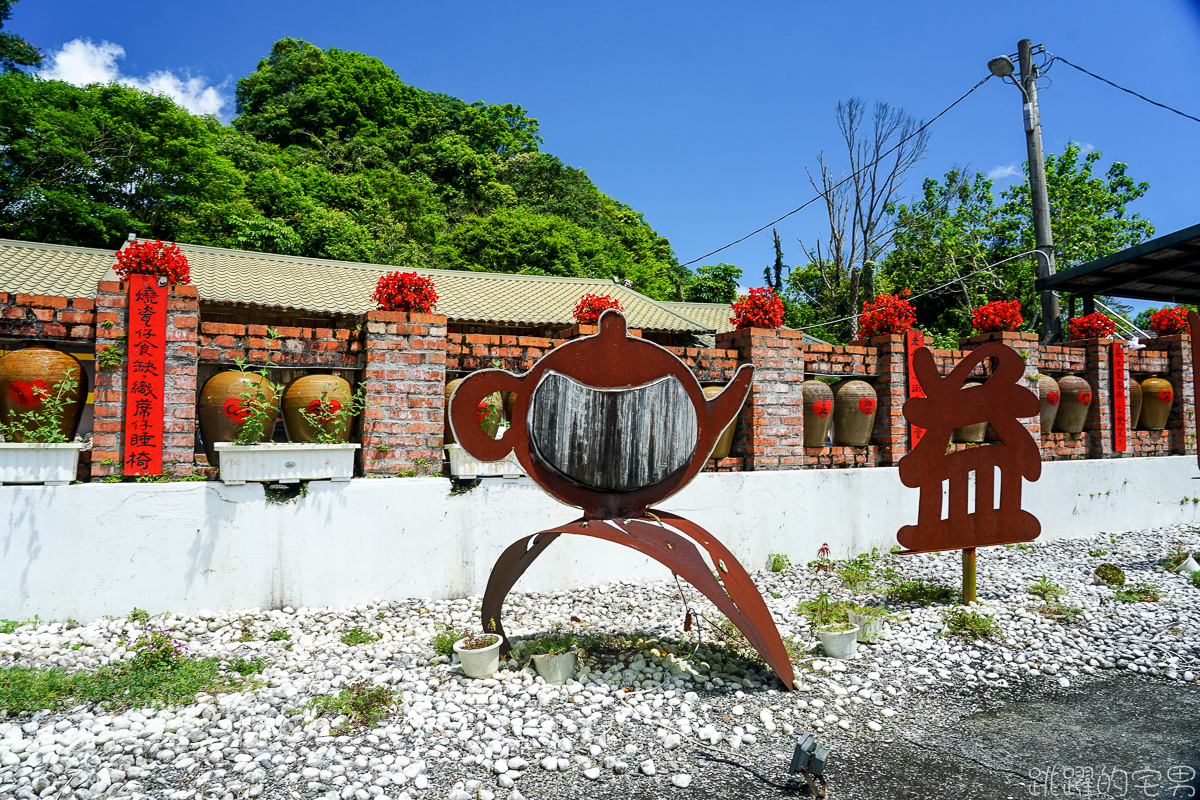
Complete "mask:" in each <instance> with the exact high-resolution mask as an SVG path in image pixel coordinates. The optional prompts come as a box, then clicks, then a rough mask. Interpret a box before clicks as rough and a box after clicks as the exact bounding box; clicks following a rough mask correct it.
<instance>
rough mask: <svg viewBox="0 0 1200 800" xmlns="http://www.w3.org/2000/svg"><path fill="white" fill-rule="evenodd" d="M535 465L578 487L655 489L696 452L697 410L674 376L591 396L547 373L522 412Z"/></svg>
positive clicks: (565, 379)
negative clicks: (526, 412)
mask: <svg viewBox="0 0 1200 800" xmlns="http://www.w3.org/2000/svg"><path fill="white" fill-rule="evenodd" d="M529 439H530V443H531V444H532V445H533V451H534V453H535V454H536V455H537V457H538V459H539V460H541V461H542V462H543V463H544V464H546V465H547V466H548V467H551V468H552V469H554V470H556V471H557V472H559V473H560V474H562V475H563V476H565V477H567V478H570V479H571V480H573V481H575V482H576V483H578V484H580V485H582V486H588V487H591V488H593V489H601V490H604V491H610V492H625V491H630V490H632V489H636V488H638V487H641V486H646V485H649V484H653V483H657V482H659V481H661V480H663V479H664V478H666V477H667V476H668V475H670V474H671V473H673V472H675V471H676V470H679V469H681V468H683V467H684V465H686V464H687V463H688V461H690V460H691V458H692V453H694V452H695V450H696V411H695V409H694V407H693V406H692V401H691V399H690V398H689V397H688V394H687V391H686V390H685V389H684V388H683V385H682V384H680V382H679V380H678V379H676V378H675V377H673V376H668V377H665V378H661V379H659V380H657V381H653V382H651V383H648V384H645V385H643V386H637V387H633V388H629V389H596V388H594V387H591V386H584V385H583V384H582V383H580V382H578V381H576V380H573V379H572V378H569V377H567V376H566V375H562V374H560V373H558V372H555V371H553V370H548V371H547V372H546V374H545V376H544V377H543V378H542V380H541V382H540V383H539V384H538V387H537V389H536V390H535V391H534V393H533V400H532V403H531V404H530V411H529Z"/></svg>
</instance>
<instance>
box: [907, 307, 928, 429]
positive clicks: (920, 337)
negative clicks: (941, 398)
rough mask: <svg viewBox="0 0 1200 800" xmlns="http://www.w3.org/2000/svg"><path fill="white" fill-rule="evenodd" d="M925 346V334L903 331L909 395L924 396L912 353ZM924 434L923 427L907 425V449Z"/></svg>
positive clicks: (916, 331) (915, 331)
mask: <svg viewBox="0 0 1200 800" xmlns="http://www.w3.org/2000/svg"><path fill="white" fill-rule="evenodd" d="M924 346H925V334H924V333H922V332H921V331H918V330H908V331H905V332H904V351H905V360H906V362H907V364H908V396H909V397H924V396H925V390H924V389H922V388H921V383H920V382H919V381H918V380H917V376H916V373H914V372H913V363H912V360H913V353H915V352H917V350H919V349H921V348H922V347H924ZM924 435H925V429H924V428H919V427H917V426H916V425H909V426H908V441H909V445H908V449H909V450H911V449H912V448H914V447H916V446H917V442H919V441H921V437H922V436H924Z"/></svg>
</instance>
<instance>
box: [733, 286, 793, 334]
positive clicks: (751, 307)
mask: <svg viewBox="0 0 1200 800" xmlns="http://www.w3.org/2000/svg"><path fill="white" fill-rule="evenodd" d="M783 314H784V307H783V299H782V298H781V297H780V296H779V295H777V294H775V291H774V290H773V289H766V288H761V289H751V290H750V294H748V295H745V296H743V297H739V298H738V299H737V302H735V303H734V304H733V316H732V317H730V318H729V321H730V322H731V323H732V324H733V326H734V327H735V328H737V329H738V330H739V331H740V330H742V329H743V328H778V327H779V326H780V325H782V324H783Z"/></svg>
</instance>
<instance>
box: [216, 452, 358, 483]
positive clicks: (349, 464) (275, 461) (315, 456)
mask: <svg viewBox="0 0 1200 800" xmlns="http://www.w3.org/2000/svg"><path fill="white" fill-rule="evenodd" d="M360 447H362V445H358V444H244V445H243V444H231V443H229V442H217V443H216V444H214V445H213V449H215V450H216V451H217V454H218V456H219V461H220V468H221V481H222V482H224V483H226V484H228V485H232V486H236V485H238V484H242V483H245V482H246V481H270V482H278V483H299V482H300V481H319V480H329V481H348V480H350V479H351V478H353V477H354V451H355V450H357V449H359V448H360Z"/></svg>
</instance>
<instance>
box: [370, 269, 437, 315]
mask: <svg viewBox="0 0 1200 800" xmlns="http://www.w3.org/2000/svg"><path fill="white" fill-rule="evenodd" d="M371 300H372V301H374V302H375V305H376V306H377V307H378V308H379V310H380V311H405V312H416V313H418V314H428V313H429V312H430V311H433V310H434V309H435V308H437V301H438V293H437V291H436V290H435V289H434V288H433V278H426V277H425V276H423V275H418V274H417V273H415V272H389V273H387V274H386V275H381V276H380V277H379V281H378V282H377V283H376V284H375V293H374V294H372V295H371Z"/></svg>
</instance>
